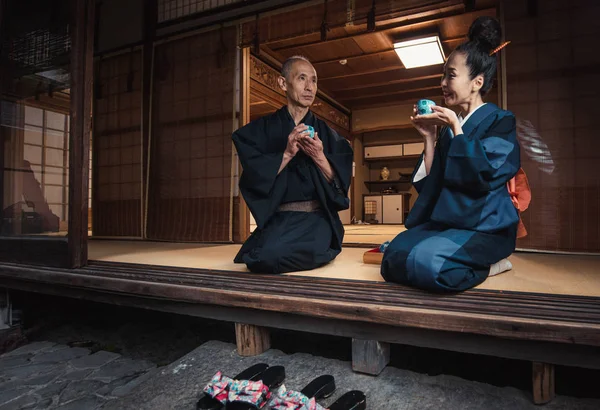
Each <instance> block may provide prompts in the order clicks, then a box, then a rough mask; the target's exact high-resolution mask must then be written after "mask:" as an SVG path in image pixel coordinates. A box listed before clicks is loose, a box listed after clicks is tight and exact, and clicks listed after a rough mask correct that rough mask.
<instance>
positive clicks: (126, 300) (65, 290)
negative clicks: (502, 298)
mask: <svg viewBox="0 0 600 410" xmlns="http://www.w3.org/2000/svg"><path fill="white" fill-rule="evenodd" d="M343 283H344V284H345V285H346V286H349V287H352V286H353V283H349V282H348V281H343ZM0 284H1V285H2V286H5V287H7V288H9V289H18V290H22V291H27V292H36V293H44V294H49V295H55V296H61V297H68V298H74V299H85V300H90V301H95V302H99V303H107V304H112V305H117V306H131V307H135V308H138V309H149V310H156V311H161V312H169V313H175V314H179V315H189V316H195V317H202V318H206V319H212V320H220V321H224V322H233V323H234V322H245V323H252V324H254V325H257V326H266V327H269V328H277V329H286V330H292V331H301V332H311V333H318V334H326V335H332V336H341V337H351V338H357V339H361V340H380V341H385V342H388V343H398V344H403V345H409V346H419V347H424V348H430V349H442V350H447V351H454V352H461V353H472V354H479V355H485V356H493V357H502V358H506V359H514V360H525V361H529V362H531V361H538V362H543V363H551V364H555V365H561V366H572V367H573V366H574V367H581V368H584V369H600V355H599V354H598V348H597V347H592V346H581V345H575V344H570V343H547V342H538V341H535V340H514V339H505V338H498V337H493V336H486V335H476V334H471V333H465V332H444V331H436V330H427V329H417V328H409V327H394V326H382V325H377V324H371V323H365V322H360V321H356V320H332V319H326V318H316V317H310V316H306V315H303V316H301V315H294V314H289V313H287V312H280V311H272V312H269V311H260V310H256V309H245V308H233V307H227V306H220V305H209V304H204V303H187V302H178V301H174V300H165V299H162V300H161V299H154V298H146V297H140V296H139V295H132V294H127V295H125V294H116V293H107V292H103V291H102V290H100V289H84V288H81V287H78V288H75V287H71V286H61V285H57V284H53V283H51V282H48V283H35V282H27V281H21V280H19V278H18V277H15V278H13V279H6V278H0ZM498 293H499V292H495V293H492V294H489V295H488V297H487V299H486V300H487V301H488V302H490V303H497V299H496V298H497V296H498ZM257 296H258V295H253V297H257ZM483 303H485V302H483ZM233 327H234V326H233V325H232V328H233Z"/></svg>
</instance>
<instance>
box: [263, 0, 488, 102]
mask: <svg viewBox="0 0 600 410" xmlns="http://www.w3.org/2000/svg"><path fill="white" fill-rule="evenodd" d="M486 1H487V0H486ZM490 1H491V0H490ZM490 1H487V2H488V3H490ZM495 12H496V11H495V8H489V9H484V10H476V11H473V12H469V13H458V12H456V11H454V12H453V13H454V14H452V15H447V12H444V11H443V10H442V9H440V12H439V14H438V15H437V16H436V15H431V14H429V16H430V17H429V18H427V19H422V20H415V19H414V18H412V19H410V20H405V22H404V23H403V20H402V19H399V20H398V21H397V22H396V23H395V24H388V23H386V25H380V24H379V22H378V26H377V27H378V29H377V30H376V31H374V32H366V30H365V28H364V26H346V27H340V28H335V29H332V30H331V31H329V32H328V40H326V41H320V35H319V34H318V33H316V34H313V35H305V36H301V37H297V38H295V39H286V40H284V41H277V42H274V43H270V44H266V45H263V46H262V49H263V51H264V52H265V53H266V54H268V55H270V56H271V57H272V58H274V59H275V60H277V61H279V62H280V63H281V62H283V61H284V60H285V58H288V57H290V56H293V55H303V56H305V57H307V58H308V59H309V60H310V61H311V62H312V63H313V65H314V66H315V69H316V70H317V75H318V77H319V88H320V89H321V90H323V91H324V92H326V93H327V94H328V95H329V96H330V97H332V98H333V99H335V100H336V101H338V102H340V103H341V104H343V105H345V106H346V107H348V108H350V109H355V108H356V107H361V108H364V107H366V106H369V104H371V105H373V106H377V105H382V104H389V103H398V102H405V101H407V100H413V99H414V98H415V97H416V98H418V97H419V96H421V97H425V96H439V95H440V92H441V87H440V81H441V73H442V69H443V66H442V65H441V64H440V65H437V66H430V67H422V68H413V69H410V70H407V69H405V68H404V67H403V65H402V62H401V61H400V59H399V57H398V55H397V54H396V52H395V51H394V50H393V44H394V42H396V41H399V40H403V39H409V38H414V37H418V36H423V35H431V34H438V35H439V36H440V39H441V41H442V44H443V48H444V52H445V54H446V57H447V56H448V55H449V54H450V53H451V52H452V50H454V49H455V48H456V47H457V46H458V45H459V44H461V43H463V42H464V41H466V35H467V32H468V29H469V26H470V25H471V23H472V22H473V20H475V19H476V18H477V17H478V16H481V15H495ZM389 21H390V20H388V22H389ZM341 60H345V61H343V62H344V64H342V63H340V61H341Z"/></svg>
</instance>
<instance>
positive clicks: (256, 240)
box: [233, 56, 353, 273]
mask: <svg viewBox="0 0 600 410" xmlns="http://www.w3.org/2000/svg"><path fill="white" fill-rule="evenodd" d="M278 83H279V86H280V87H281V89H282V90H283V91H285V93H286V96H287V106H285V107H283V108H281V109H279V110H278V111H276V112H275V113H274V114H271V115H268V116H266V117H263V118H260V119H258V120H255V121H253V122H251V123H250V124H248V125H246V126H244V127H242V128H240V129H239V130H237V131H236V132H235V133H234V134H233V142H234V144H235V147H236V149H237V152H238V155H239V157H240V160H241V163H242V167H243V173H242V176H241V179H240V190H241V192H242V195H243V196H244V199H245V200H246V203H247V204H248V206H249V208H250V211H251V212H252V214H253V215H254V218H255V219H256V223H257V228H256V230H255V231H254V232H253V233H252V235H251V236H250V238H248V240H247V241H246V243H244V245H243V246H242V248H241V249H240V251H239V253H238V254H237V256H236V257H235V260H234V261H235V262H236V263H245V264H246V265H247V266H248V269H250V271H252V272H257V273H285V272H293V271H301V270H310V269H314V268H317V267H319V266H321V265H324V264H326V263H328V262H330V261H331V260H333V259H334V258H335V257H336V256H337V255H338V254H339V253H340V252H341V249H342V239H343V237H344V228H343V226H342V223H341V221H340V218H339V216H338V211H341V210H343V209H348V206H349V200H348V186H349V185H350V178H351V174H352V157H353V153H352V148H351V147H350V144H349V143H348V141H346V140H345V139H344V138H342V137H340V136H339V135H338V134H337V133H336V132H335V131H334V130H332V129H331V128H330V127H329V126H328V125H327V124H326V123H325V122H324V121H322V120H320V119H318V118H316V117H315V115H314V114H313V113H312V112H311V111H310V106H311V105H312V103H313V102H314V100H315V95H316V93H317V73H316V71H315V69H314V67H313V66H312V64H310V62H309V61H308V60H307V59H306V58H304V57H300V56H295V57H291V58H289V59H288V60H287V61H286V62H285V63H284V64H283V67H282V69H281V77H279V79H278ZM308 126H311V127H312V128H313V129H314V135H312V134H311V132H310V131H309V127H308Z"/></svg>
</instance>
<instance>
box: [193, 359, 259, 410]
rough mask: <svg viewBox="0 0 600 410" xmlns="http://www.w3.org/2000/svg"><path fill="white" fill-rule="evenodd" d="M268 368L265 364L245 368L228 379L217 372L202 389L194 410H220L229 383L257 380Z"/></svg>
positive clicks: (224, 400) (225, 398)
mask: <svg viewBox="0 0 600 410" xmlns="http://www.w3.org/2000/svg"><path fill="white" fill-rule="evenodd" d="M268 368H269V365H268V364H266V363H258V364H255V365H254V366H251V367H249V368H247V369H246V370H244V371H242V372H241V373H240V374H238V375H237V376H235V377H234V378H233V379H230V378H228V377H226V376H223V375H222V373H221V372H217V374H215V375H214V376H213V378H212V379H211V381H210V383H209V384H208V385H207V386H206V387H205V388H204V392H205V393H204V394H203V395H202V397H200V400H198V402H197V403H196V410H220V409H222V408H223V405H224V404H225V403H226V402H227V395H228V391H229V387H230V385H231V383H233V382H234V381H235V380H257V379H258V378H259V377H260V375H261V374H262V373H263V372H264V371H265V370H267V369H268Z"/></svg>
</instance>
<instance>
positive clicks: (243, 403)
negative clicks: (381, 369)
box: [196, 363, 367, 410]
mask: <svg viewBox="0 0 600 410" xmlns="http://www.w3.org/2000/svg"><path fill="white" fill-rule="evenodd" d="M284 379H285V369H284V368H283V366H272V367H269V365H268V364H265V363H259V364H255V365H254V366H251V367H249V368H247V369H246V370H244V371H243V372H241V373H240V374H238V375H237V376H235V377H234V378H229V377H227V376H223V374H222V373H221V372H217V374H215V376H213V378H212V380H211V381H210V383H208V384H207V385H206V387H205V388H204V394H203V395H202V397H201V398H200V400H198V402H197V404H196V409H197V410H220V409H223V408H224V409H225V410H252V409H262V408H265V407H266V406H267V405H268V406H269V408H271V409H273V410H364V409H366V407H367V400H366V397H365V394H364V393H363V392H361V391H359V390H353V391H349V392H347V393H345V394H344V395H342V396H341V397H340V398H339V399H337V400H336V401H335V402H334V403H333V404H332V405H331V406H329V407H328V408H327V409H325V408H324V407H322V406H321V405H319V404H318V403H317V400H320V399H325V398H327V397H330V396H331V395H332V394H333V392H334V391H335V380H334V378H333V376H330V375H324V376H320V377H317V378H316V379H314V380H313V381H311V382H310V383H309V384H308V385H306V387H304V388H303V389H302V390H301V391H299V392H297V391H293V390H286V388H285V386H284V385H283V380H284Z"/></svg>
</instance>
